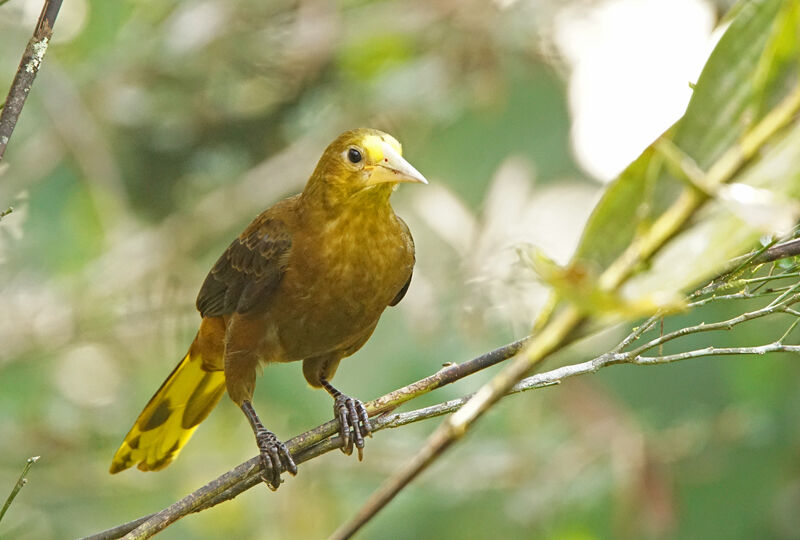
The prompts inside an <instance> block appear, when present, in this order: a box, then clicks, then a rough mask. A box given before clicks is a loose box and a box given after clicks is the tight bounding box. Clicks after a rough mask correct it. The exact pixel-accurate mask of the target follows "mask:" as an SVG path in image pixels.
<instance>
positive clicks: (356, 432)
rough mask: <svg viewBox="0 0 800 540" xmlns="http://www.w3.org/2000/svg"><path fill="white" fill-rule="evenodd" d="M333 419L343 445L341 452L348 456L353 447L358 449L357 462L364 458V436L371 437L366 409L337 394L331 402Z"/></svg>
mask: <svg viewBox="0 0 800 540" xmlns="http://www.w3.org/2000/svg"><path fill="white" fill-rule="evenodd" d="M333 417H334V418H336V419H337V420H339V435H340V436H341V438H342V441H344V443H343V444H342V448H341V450H342V452H344V453H345V454H347V455H348V456H349V455H350V454H352V453H353V446H354V445H355V447H356V448H357V449H358V460H359V461H361V459H362V458H363V457H364V436H369V437H372V429H371V428H370V425H369V415H368V414H367V409H366V408H365V407H364V404H363V403H361V401H360V400H358V399H354V398H351V397H349V396H346V395H344V394H341V393H340V394H339V395H338V396H336V397H335V398H334V400H333Z"/></svg>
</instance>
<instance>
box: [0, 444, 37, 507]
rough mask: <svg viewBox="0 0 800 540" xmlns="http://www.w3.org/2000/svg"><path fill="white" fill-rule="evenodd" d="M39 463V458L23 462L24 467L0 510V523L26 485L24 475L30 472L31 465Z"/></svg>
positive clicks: (35, 457)
mask: <svg viewBox="0 0 800 540" xmlns="http://www.w3.org/2000/svg"><path fill="white" fill-rule="evenodd" d="M37 461H39V456H33V457H29V458H28V460H27V461H26V462H25V466H24V467H23V468H22V474H20V475H19V479H17V483H16V484H14V488H13V489H12V490H11V493H9V495H8V498H7V499H6V502H5V504H3V508H2V509H0V521H3V516H5V515H6V512H7V511H8V508H9V507H10V506H11V503H12V502H14V499H15V498H16V496H17V494H18V493H19V490H21V489H22V488H23V487H24V486H25V484H27V483H28V479H27V478H25V475H26V474H28V471H30V470H31V467H33V464H34V463H36V462H37Z"/></svg>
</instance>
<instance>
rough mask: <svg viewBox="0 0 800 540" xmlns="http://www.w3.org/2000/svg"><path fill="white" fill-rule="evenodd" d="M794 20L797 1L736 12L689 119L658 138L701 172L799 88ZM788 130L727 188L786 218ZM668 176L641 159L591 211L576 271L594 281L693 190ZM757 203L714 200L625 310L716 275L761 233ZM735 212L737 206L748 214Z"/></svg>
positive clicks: (792, 190) (661, 164)
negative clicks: (761, 198) (761, 199)
mask: <svg viewBox="0 0 800 540" xmlns="http://www.w3.org/2000/svg"><path fill="white" fill-rule="evenodd" d="M798 21H800V15H798V8H797V2H782V1H781V0H763V1H750V2H745V3H743V4H741V6H740V9H739V11H738V13H737V15H736V17H735V18H734V19H733V21H732V22H731V24H730V26H729V28H728V30H727V31H726V32H725V34H724V35H723V36H722V38H721V39H720V41H719V43H718V44H717V46H716V48H715V49H714V51H713V53H712V54H711V56H710V58H709V60H708V62H707V63H706V66H705V67H704V69H703V72H702V74H701V75H700V77H699V79H698V81H697V84H696V85H695V87H694V93H693V95H692V98H691V100H690V102H689V105H688V107H687V110H686V113H685V114H684V116H683V118H681V120H679V121H678V122H677V123H676V124H675V125H674V126H673V127H672V128H671V129H670V130H668V132H667V133H665V134H664V135H663V136H662V138H667V139H669V140H671V143H672V147H674V148H677V149H680V151H682V152H683V154H684V155H685V156H686V157H687V159H688V160H690V161H692V160H693V161H694V164H695V165H696V166H697V167H699V169H700V170H701V171H707V170H708V169H709V168H710V167H711V166H712V165H713V164H714V163H715V162H716V160H718V159H719V158H720V156H722V155H723V154H724V153H725V152H726V151H728V150H729V149H730V148H731V147H733V146H735V145H736V144H737V143H738V141H739V140H741V139H742V137H743V136H744V135H745V134H747V133H748V132H749V130H751V129H752V127H753V126H755V125H756V124H757V123H758V122H760V121H761V120H762V119H763V118H764V116H766V114H768V113H769V112H770V110H771V108H772V107H773V106H774V105H775V104H776V103H778V102H779V101H780V100H781V99H782V98H784V97H785V96H786V95H787V94H788V93H789V91H791V90H792V89H794V88H795V86H796V85H797V81H798V77H797V72H798V65H800V63H799V62H798V58H800V49H799V48H798V39H800V38H798V34H799V32H798V30H800V28H798ZM795 131H796V127H795V128H792V130H791V132H790V133H788V134H787V133H786V132H784V133H783V134H780V133H779V134H778V135H779V136H777V137H775V141H770V143H771V146H767V147H766V150H765V151H764V152H763V153H762V154H761V155H760V156H759V157H758V159H757V160H754V162H753V163H750V164H749V165H748V167H746V168H745V169H744V170H742V171H738V172H737V174H736V175H735V177H734V178H732V179H731V180H732V181H733V182H736V183H743V184H747V185H750V186H753V187H758V188H759V190H755V189H750V188H748V189H750V191H747V189H743V188H742V189H739V190H738V191H737V193H742V192H744V193H755V194H766V198H774V203H775V205H776V206H775V208H779V207H780V208H783V207H782V206H781V205H783V204H784V203H785V208H787V209H788V210H789V211H793V210H792V208H793V207H792V205H793V204H794V203H793V202H792V201H791V200H787V199H789V198H791V197H796V196H797V195H798V185H800V178H798V175H797V173H796V172H795V171H798V170H800V153H799V152H797V151H795V148H798V147H800V141H798V139H797V138H796V136H797V135H796V133H795ZM778 141H780V142H778ZM793 145H794V146H793ZM674 170H675V168H674V167H667V166H666V163H665V158H664V156H663V155H662V154H660V153H659V152H658V151H657V150H656V147H655V145H651V146H650V147H649V148H648V149H647V150H645V151H644V152H643V153H642V155H641V156H639V158H638V159H636V161H634V162H633V163H632V164H631V165H630V166H629V167H628V168H627V169H626V170H625V171H623V172H622V173H621V174H620V176H619V177H618V178H617V179H616V180H615V181H614V182H613V183H612V184H611V185H610V186H609V188H608V189H607V191H606V193H605V194H604V196H603V197H602V199H601V200H600V202H599V203H598V205H597V206H596V208H595V210H594V212H593V214H592V216H591V217H590V219H589V221H588V223H587V225H586V228H585V230H584V234H583V237H582V239H581V242H580V244H579V246H578V249H577V251H576V254H575V257H574V259H573V264H580V265H582V266H583V267H586V268H592V269H593V272H594V273H595V274H596V275H599V274H600V273H602V272H603V271H604V270H605V269H607V268H608V267H609V266H610V265H611V264H612V263H613V262H614V261H615V260H617V259H618V258H619V257H620V255H621V254H622V253H624V252H625V250H626V249H627V248H628V247H629V246H630V245H631V244H632V243H634V242H636V241H637V239H638V238H640V237H642V236H643V235H646V234H647V233H648V232H649V230H650V226H651V224H652V223H654V222H655V221H656V220H657V219H658V218H659V217H660V216H661V215H662V214H663V213H664V212H665V211H666V210H667V209H668V208H670V206H671V205H672V204H673V203H674V202H675V201H676V200H677V198H678V197H679V196H680V195H681V194H682V193H685V192H686V191H687V190H692V189H694V188H692V187H687V185H686V182H685V181H684V180H681V179H680V178H679V177H678V176H677V175H676V173H674V172H673V171H674ZM726 189H727V188H726ZM767 190H768V191H767ZM728 191H732V190H730V189H728ZM729 199H730V198H729ZM734 203H735V204H734ZM750 203H752V205H751V204H750ZM756 203H758V201H756V200H753V201H749V200H744V201H739V200H737V201H732V200H728V199H726V198H724V197H721V196H720V194H719V193H717V196H716V197H715V198H714V200H713V202H712V203H711V204H708V205H706V208H704V209H703V211H702V212H700V213H699V214H697V213H696V214H697V215H696V216H695V217H694V219H693V221H692V223H691V224H686V227H685V228H684V229H683V230H682V231H681V232H680V234H678V235H677V236H676V237H675V238H672V239H671V240H670V241H668V242H667V245H666V246H664V249H663V250H662V251H663V254H659V255H657V256H656V257H655V258H654V260H653V261H649V263H652V265H646V264H642V265H641V267H640V268H639V269H638V273H639V274H640V275H639V277H637V278H636V280H635V284H634V285H631V286H629V287H627V288H626V294H625V297H626V298H625V299H624V300H623V301H624V302H628V303H631V302H634V303H635V302H637V301H640V300H642V298H644V297H643V296H641V297H640V296H637V295H648V296H649V297H652V295H654V294H663V295H666V296H670V295H673V294H674V293H677V292H679V291H681V290H685V289H686V288H688V287H691V286H693V285H695V284H697V283H699V282H701V281H702V280H704V279H707V278H709V277H711V276H713V275H714V274H715V273H717V272H718V271H720V269H721V268H722V267H723V265H724V264H725V262H726V261H727V260H728V259H729V258H731V257H734V256H736V255H738V254H741V253H743V252H745V251H746V250H748V249H749V248H750V247H751V246H752V244H753V243H754V242H756V241H757V240H758V237H759V236H760V235H761V234H763V224H761V225H759V224H758V223H755V220H754V219H750V218H749V217H748V212H749V214H750V217H754V216H756V210H759V211H762V213H764V212H763V210H764V209H763V208H756V206H755V204H756ZM737 205H739V206H742V205H744V209H745V211H742V210H741V208H737ZM748 205H750V206H748ZM769 210H770V207H769V206H768V205H767V207H766V212H769ZM657 253H658V252H657Z"/></svg>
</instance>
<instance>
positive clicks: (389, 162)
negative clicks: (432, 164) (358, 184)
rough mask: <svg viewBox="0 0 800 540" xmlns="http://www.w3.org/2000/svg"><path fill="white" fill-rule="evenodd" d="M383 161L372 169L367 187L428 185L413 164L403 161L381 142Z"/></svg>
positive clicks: (395, 151)
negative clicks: (386, 184)
mask: <svg viewBox="0 0 800 540" xmlns="http://www.w3.org/2000/svg"><path fill="white" fill-rule="evenodd" d="M381 149H382V150H383V159H382V160H381V161H380V163H376V164H375V165H373V166H372V167H371V169H372V171H371V174H370V175H369V179H368V180H367V185H370V186H373V185H375V184H384V183H387V182H415V183H418V184H427V183H428V181H427V180H426V179H425V177H424V176H422V173H420V172H419V171H418V170H417V169H415V168H414V167H413V166H412V165H411V163H409V162H408V161H406V160H405V159H403V156H401V155H400V154H399V153H397V150H395V149H394V148H392V147H391V146H390V145H389V144H387V143H385V142H381Z"/></svg>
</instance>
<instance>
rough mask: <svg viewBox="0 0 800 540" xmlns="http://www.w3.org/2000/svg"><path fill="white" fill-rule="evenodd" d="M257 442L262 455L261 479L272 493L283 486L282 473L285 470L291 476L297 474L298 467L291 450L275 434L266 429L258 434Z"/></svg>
mask: <svg viewBox="0 0 800 540" xmlns="http://www.w3.org/2000/svg"><path fill="white" fill-rule="evenodd" d="M256 442H257V443H258V449H259V451H260V455H261V466H262V469H263V470H262V471H261V479H262V480H263V481H264V483H265V484H267V487H269V489H271V490H272V491H275V490H277V489H278V488H279V487H280V485H281V472H282V471H283V470H284V469H285V470H287V471H288V472H289V473H290V474H292V475H295V474H297V465H296V464H295V462H294V460H293V459H292V456H291V454H290V453H289V450H288V449H287V448H286V445H284V444H283V443H282V442H281V441H279V440H278V438H277V437H276V436H275V434H274V433H272V432H271V431H268V430H266V429H264V430H259V431H258V432H257V433H256Z"/></svg>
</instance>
